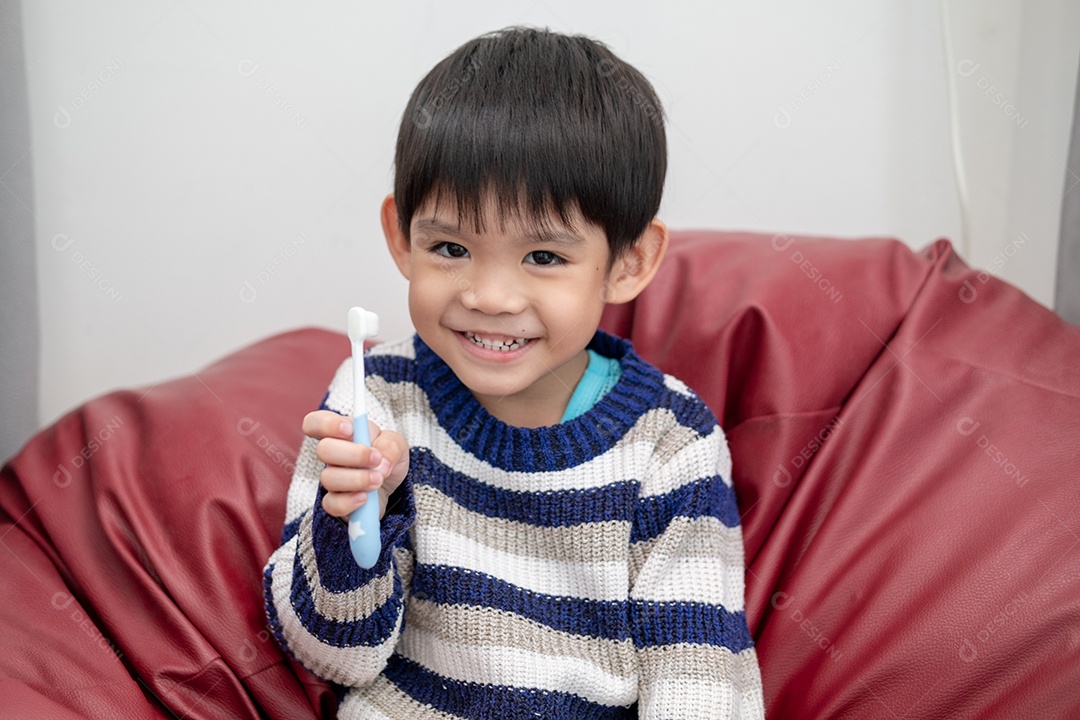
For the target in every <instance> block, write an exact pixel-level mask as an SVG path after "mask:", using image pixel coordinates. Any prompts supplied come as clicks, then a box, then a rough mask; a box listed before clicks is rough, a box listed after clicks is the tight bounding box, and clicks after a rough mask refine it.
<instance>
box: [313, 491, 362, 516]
mask: <svg viewBox="0 0 1080 720" xmlns="http://www.w3.org/2000/svg"><path fill="white" fill-rule="evenodd" d="M366 500H367V493H327V494H326V495H324V496H323V499H322V506H323V510H325V511H326V514H327V515H332V516H334V517H347V516H348V515H349V513H351V512H352V511H353V510H355V509H356V508H358V507H360V506H361V505H363V504H364V502H365V501H366Z"/></svg>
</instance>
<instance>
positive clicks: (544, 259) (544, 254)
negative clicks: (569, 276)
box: [525, 250, 563, 265]
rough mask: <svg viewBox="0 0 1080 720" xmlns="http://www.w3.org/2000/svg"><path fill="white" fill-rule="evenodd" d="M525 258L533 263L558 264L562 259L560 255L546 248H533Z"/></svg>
mask: <svg viewBox="0 0 1080 720" xmlns="http://www.w3.org/2000/svg"><path fill="white" fill-rule="evenodd" d="M525 260H526V262H529V263H532V264H533V265H558V264H559V263H561V262H562V261H563V259H562V258H561V257H559V256H558V255H556V254H555V253H553V252H548V251H547V250H534V251H533V252H531V253H529V254H528V255H526V256H525Z"/></svg>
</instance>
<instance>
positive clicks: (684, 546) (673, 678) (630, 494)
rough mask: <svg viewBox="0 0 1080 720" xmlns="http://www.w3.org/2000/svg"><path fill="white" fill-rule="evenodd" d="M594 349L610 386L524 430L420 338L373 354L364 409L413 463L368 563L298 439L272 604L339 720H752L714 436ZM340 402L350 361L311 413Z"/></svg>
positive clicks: (739, 576) (674, 390) (726, 475)
mask: <svg viewBox="0 0 1080 720" xmlns="http://www.w3.org/2000/svg"><path fill="white" fill-rule="evenodd" d="M590 347H591V348H593V349H595V350H596V351H598V352H599V353H601V354H602V355H606V356H608V357H613V358H616V359H618V360H619V362H620V365H621V368H622V375H621V377H620V378H619V381H618V382H617V383H616V385H615V386H614V387H613V388H612V389H611V390H610V391H609V392H608V393H607V394H606V395H605V396H604V397H603V398H602V399H601V400H600V401H599V402H598V403H597V404H596V405H595V406H593V408H592V409H591V410H589V411H588V412H586V413H585V414H583V415H581V416H580V417H577V418H575V419H573V420H570V421H567V422H564V423H560V424H558V425H554V426H550V427H543V428H536V429H530V428H520V427H513V426H510V425H507V424H504V423H502V422H500V421H499V420H497V419H496V418H494V417H493V416H492V415H490V414H488V413H487V411H485V410H484V409H483V408H482V407H481V406H480V404H479V403H478V402H477V401H476V399H475V398H474V397H473V396H472V394H471V393H470V392H469V390H468V389H467V388H466V387H465V386H464V385H462V383H461V382H460V381H459V380H458V379H457V377H456V376H455V375H454V373H453V371H452V370H451V369H450V368H449V366H447V365H446V364H445V363H444V362H443V361H442V360H441V359H440V358H439V357H438V356H437V355H436V354H435V353H434V352H433V351H432V350H431V349H430V348H428V347H427V346H426V345H425V344H424V343H423V341H421V340H420V339H419V337H417V336H413V337H412V338H409V339H408V340H405V341H401V342H397V343H390V344H383V345H379V346H377V347H375V348H374V349H372V350H370V351H369V353H368V356H367V358H366V362H365V369H366V373H367V380H366V382H367V390H368V397H369V401H368V413H369V416H370V417H371V419H372V420H373V421H374V422H375V423H376V424H378V425H379V426H380V427H382V428H385V429H394V430H397V431H398V432H400V433H402V434H403V435H404V436H405V438H406V439H407V440H408V442H409V444H410V448H411V449H410V467H409V474H408V476H407V477H406V479H405V482H404V483H402V485H401V486H400V487H399V488H398V490H396V491H395V493H394V494H393V495H392V496H391V498H390V501H389V503H388V507H387V511H386V515H385V516H384V518H383V521H382V525H381V527H382V542H383V553H382V556H381V557H380V559H379V561H378V562H377V563H376V565H375V567H373V568H371V569H370V570H364V569H362V568H359V567H358V566H357V565H356V564H355V562H354V561H353V559H352V556H351V554H350V552H349V544H348V531H347V528H346V527H345V526H344V524H342V523H341V522H340V521H338V520H337V519H335V518H332V517H330V516H328V515H327V514H326V513H325V512H324V511H323V509H322V506H321V498H322V494H323V492H324V491H323V489H322V487H321V486H320V484H319V479H318V478H319V473H320V471H321V470H322V464H321V463H320V462H319V461H318V460H317V459H316V457H315V441H314V440H313V439H311V438H307V439H306V440H305V441H304V444H303V446H302V449H301V451H300V456H299V459H298V461H297V463H296V471H295V474H294V476H293V480H292V484H291V486H290V488H289V494H288V501H287V508H286V518H285V528H284V531H283V542H282V545H281V547H279V548H278V549H277V550H276V551H275V552H274V554H273V555H272V556H271V557H270V559H269V561H268V563H267V565H266V568H265V571H264V587H265V593H266V609H267V615H268V619H269V621H270V625H271V627H272V628H273V629H274V632H275V635H276V637H277V640H278V642H279V643H280V644H281V645H282V647H283V648H285V649H286V651H288V652H289V653H290V654H291V655H292V656H294V657H295V658H296V659H297V660H298V661H299V662H300V663H302V664H303V665H304V666H306V667H307V668H309V669H310V670H311V671H313V672H314V673H316V674H318V675H320V676H322V677H324V678H326V679H327V680H329V681H331V682H332V683H335V684H337V685H339V686H340V689H341V702H340V706H339V716H340V717H342V718H376V719H384V718H440V719H443V718H499V719H500V720H509V719H511V718H574V719H585V718H631V717H642V718H673V719H678V720H693V719H694V718H727V717H747V718H760V717H763V716H764V712H763V709H762V707H763V700H762V688H761V678H760V672H759V669H758V664H757V656H756V653H755V649H754V647H753V642H752V640H751V637H750V634H749V632H748V630H747V624H746V617H745V613H744V606H743V596H744V565H743V562H744V558H743V544H742V537H741V534H740V527H739V513H738V508H737V506H736V502H735V495H734V492H733V490H732V487H731V481H730V477H731V473H730V468H731V459H730V455H729V453H728V448H727V443H726V440H725V438H724V435H723V432H722V431H721V429H720V428H719V426H718V425H717V423H716V419H715V417H714V416H713V414H712V412H711V411H710V410H709V409H708V408H707V407H706V406H705V405H704V403H703V402H702V401H701V400H700V399H699V398H698V397H697V396H696V395H695V394H694V393H693V392H692V391H690V390H689V389H688V388H687V387H686V386H685V385H684V384H683V383H681V382H679V381H678V380H676V379H674V378H672V377H670V376H667V375H664V374H662V373H661V372H660V371H659V370H657V369H656V368H655V367H653V366H652V365H650V364H648V363H647V362H645V361H644V360H643V359H641V357H640V356H638V355H637V354H636V353H635V352H634V350H633V348H632V346H631V345H630V343H629V342H628V341H625V340H620V339H618V338H615V337H613V336H610V335H607V334H605V333H603V332H602V331H598V332H597V334H596V336H595V337H594V339H593V341H592V343H591V344H590ZM351 406H352V374H351V361H350V360H346V361H345V363H344V364H342V366H341V367H340V368H339V370H338V372H337V374H336V375H335V377H334V379H333V382H332V384H331V386H330V390H329V392H328V393H327V396H326V399H325V400H324V402H323V407H325V408H328V409H330V410H334V411H336V412H338V413H341V414H343V415H351V412H352V407H351Z"/></svg>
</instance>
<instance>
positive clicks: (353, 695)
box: [337, 688, 397, 720]
mask: <svg viewBox="0 0 1080 720" xmlns="http://www.w3.org/2000/svg"><path fill="white" fill-rule="evenodd" d="M337 716H338V720H354V718H355V720H397V719H396V718H392V717H390V716H389V715H386V714H385V713H383V712H382V711H381V710H379V708H377V707H375V706H374V705H372V704H371V703H370V702H369V701H368V700H367V699H366V698H365V697H364V696H363V695H361V694H360V691H359V690H357V689H356V688H350V689H349V692H348V693H346V695H345V697H344V698H343V699H342V701H341V704H340V705H339V706H338V711H337Z"/></svg>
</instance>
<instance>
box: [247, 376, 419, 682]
mask: <svg viewBox="0 0 1080 720" xmlns="http://www.w3.org/2000/svg"><path fill="white" fill-rule="evenodd" d="M349 368H350V365H349V362H348V361H347V362H346V363H345V364H343V365H342V367H341V368H339V370H338V373H337V375H336V376H335V378H334V382H333V383H332V384H331V388H330V392H329V393H328V394H327V400H325V401H324V402H323V408H324V409H330V410H333V411H335V412H338V413H341V414H343V415H348V414H349V413H350V409H349V408H345V407H338V406H337V405H338V404H339V403H338V402H336V398H340V397H342V396H347V395H350V394H351V389H350V390H349V391H348V392H343V384H344V383H347V382H351V378H349ZM368 413H369V416H370V417H371V419H372V421H373V422H375V423H376V424H378V425H381V426H382V427H384V428H392V427H393V423H392V418H390V416H389V414H388V413H387V412H386V409H385V406H384V405H383V404H382V403H381V402H379V400H378V399H377V398H374V397H372V398H369V407H368ZM316 444H317V440H316V439H314V438H311V437H307V438H305V439H304V442H303V445H302V446H301V450H300V454H299V457H298V458H297V461H296V468H295V471H294V473H293V479H292V483H291V485H290V486H289V494H288V500H287V505H286V518H285V527H284V530H283V531H282V545H281V546H280V547H279V548H278V549H277V550H276V551H275V552H274V554H273V555H271V557H270V559H269V561H268V562H267V564H266V567H265V569H264V571H263V587H264V593H265V599H266V611H267V617H268V619H269V621H270V626H271V627H272V628H273V630H274V634H275V636H276V637H277V640H278V643H279V644H280V645H281V646H282V648H284V649H285V650H286V651H287V652H289V653H290V654H291V655H292V656H293V657H295V658H296V659H297V661H299V662H300V663H301V664H302V665H304V666H305V667H307V668H308V669H309V670H311V671H312V672H314V673H315V674H317V675H319V676H321V677H323V678H326V679H327V680H330V681H331V682H335V683H338V684H341V685H347V686H363V685H366V684H369V683H370V682H372V681H373V680H374V679H375V678H376V677H377V676H378V675H379V673H381V672H382V670H383V668H384V667H385V665H386V661H387V659H388V658H389V657H390V655H391V653H392V652H393V650H394V646H395V645H396V644H397V638H398V635H399V633H400V631H401V623H402V617H403V602H404V600H403V599H404V597H405V593H406V592H407V589H408V584H409V579H410V577H411V574H412V560H413V556H412V551H411V548H410V547H409V544H408V538H407V531H408V528H409V527H410V526H411V525H412V521H413V517H414V515H415V509H414V506H413V503H412V493H411V491H410V488H409V487H408V484H409V483H408V480H407V479H406V481H405V482H404V483H403V484H402V486H401V487H399V488H398V489H397V490H396V491H395V493H394V496H393V500H394V501H392V502H390V503H388V506H387V510H386V514H385V515H384V516H383V518H382V520H381V522H380V531H381V541H382V553H381V555H380V557H379V560H378V562H376V564H375V566H374V567H372V568H371V569H369V570H364V569H363V568H360V567H359V566H358V565H357V564H356V562H355V561H354V560H353V557H352V553H351V552H350V550H349V536H348V527H347V525H346V523H344V522H342V521H341V519H339V518H336V517H333V516H331V515H329V514H327V513H326V511H325V510H324V509H323V506H322V498H323V496H324V495H325V492H326V491H325V489H324V488H323V487H322V486H321V485H320V482H319V476H320V473H321V472H322V469H323V467H324V464H323V463H322V462H321V461H320V460H319V459H318V458H317V457H316V455H315V448H316Z"/></svg>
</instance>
